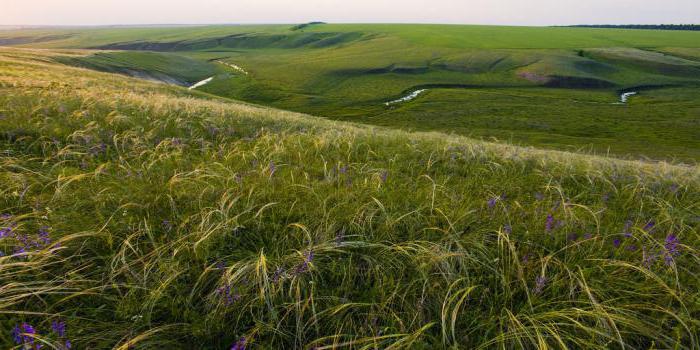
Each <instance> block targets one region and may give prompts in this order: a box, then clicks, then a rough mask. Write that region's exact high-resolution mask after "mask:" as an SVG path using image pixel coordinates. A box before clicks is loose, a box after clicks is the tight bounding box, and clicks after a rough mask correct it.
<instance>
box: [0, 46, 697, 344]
mask: <svg viewBox="0 0 700 350" xmlns="http://www.w3.org/2000/svg"><path fill="white" fill-rule="evenodd" d="M43 55H44V53H42V52H32V51H20V50H4V51H1V52H0V71H1V72H2V74H0V130H2V132H0V144H1V145H2V150H3V152H2V154H1V155H0V165H1V166H0V193H1V194H2V196H0V213H2V214H3V216H2V218H1V219H0V227H1V228H2V230H1V231H0V237H1V238H0V250H2V252H3V254H2V255H3V256H2V257H0V286H2V287H0V328H1V329H2V332H0V343H2V344H3V345H4V346H5V347H12V346H15V347H16V348H22V347H24V348H36V347H37V346H38V344H44V345H45V347H53V348H57V349H65V348H67V347H69V346H72V347H73V348H76V349H83V348H93V349H103V348H113V349H131V348H133V349H150V348H182V349H193V348H201V349H242V348H246V349H258V348H259V349H265V348H288V349H291V348H299V349H311V348H315V349H375V348H379V349H404V348H412V349H435V348H438V349H439V348H444V349H448V348H449V349H452V348H465V349H470V348H503V349H511V348H586V349H596V348H597V349H611V348H612V349H642V348H647V349H648V348H679V349H683V348H698V347H700V343H699V339H698V336H697V334H698V331H699V330H700V323H699V322H698V316H699V315H700V294H699V290H700V288H699V287H700V286H699V283H698V281H699V280H698V273H699V272H700V271H698V266H700V265H699V264H698V263H699V262H700V260H699V256H698V252H697V246H698V243H699V242H700V239H699V237H698V227H699V226H700V217H699V208H698V205H699V204H698V203H700V191H699V186H698V184H699V182H698V181H699V180H698V169H697V168H696V167H681V166H674V165H670V164H665V163H655V164H650V163H641V162H628V161H620V160H613V159H606V158H599V157H592V156H586V155H578V154H572V153H563V152H555V151H539V150H535V149H524V148H518V147H513V146H508V145H498V144H490V143H482V142H476V141H472V140H469V139H466V138H460V137H452V136H446V135H443V134H426V133H422V134H421V133H406V132H400V131H391V130H386V129H381V128H374V127H361V126H354V125H350V124H343V123H338V122H330V121H326V120H319V119H315V118H311V117H307V116H304V115H299V114H294V113H288V112H283V111H278V110H273V109H266V108H259V107H255V106H249V105H244V104H238V103H231V102H226V101H222V100H215V99H209V98H206V96H205V95H202V94H198V93H195V94H194V95H192V94H190V93H188V92H187V91H185V90H183V89H179V88H174V87H167V86H163V85H154V84H148V83H144V82H139V81H137V80H134V79H127V78H123V77H118V76H114V75H107V74H103V73H96V72H90V71H86V70H80V69H74V68H67V67H63V66H60V65H57V64H53V63H48V62H50V60H48V59H45V57H44V56H43Z"/></svg>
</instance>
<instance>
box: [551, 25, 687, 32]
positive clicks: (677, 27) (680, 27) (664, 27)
mask: <svg viewBox="0 0 700 350" xmlns="http://www.w3.org/2000/svg"><path fill="white" fill-rule="evenodd" d="M564 27H578V28H619V29H657V30H696V31H700V24H619V25H616V24H578V25H573V26H564Z"/></svg>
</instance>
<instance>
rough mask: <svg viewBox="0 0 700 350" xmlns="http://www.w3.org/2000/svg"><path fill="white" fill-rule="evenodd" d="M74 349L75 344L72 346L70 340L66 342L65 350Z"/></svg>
mask: <svg viewBox="0 0 700 350" xmlns="http://www.w3.org/2000/svg"><path fill="white" fill-rule="evenodd" d="M72 347H73V344H71V342H70V340H66V345H65V348H66V349H68V350H70V348H72Z"/></svg>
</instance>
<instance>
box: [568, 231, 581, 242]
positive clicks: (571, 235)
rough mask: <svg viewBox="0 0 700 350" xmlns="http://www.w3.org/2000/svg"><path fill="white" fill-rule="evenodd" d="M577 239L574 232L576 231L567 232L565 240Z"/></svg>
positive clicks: (572, 240)
mask: <svg viewBox="0 0 700 350" xmlns="http://www.w3.org/2000/svg"><path fill="white" fill-rule="evenodd" d="M577 239H578V234H576V233H574V232H572V233H569V234H568V235H567V236H566V240H567V241H570V242H574V241H576V240H577Z"/></svg>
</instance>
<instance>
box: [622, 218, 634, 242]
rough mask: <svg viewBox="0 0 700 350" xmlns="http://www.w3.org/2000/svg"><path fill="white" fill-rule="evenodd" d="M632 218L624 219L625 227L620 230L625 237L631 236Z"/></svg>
mask: <svg viewBox="0 0 700 350" xmlns="http://www.w3.org/2000/svg"><path fill="white" fill-rule="evenodd" d="M631 228H632V220H627V221H625V228H624V229H623V230H622V233H623V234H624V235H625V237H627V238H629V237H632V231H631Z"/></svg>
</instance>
